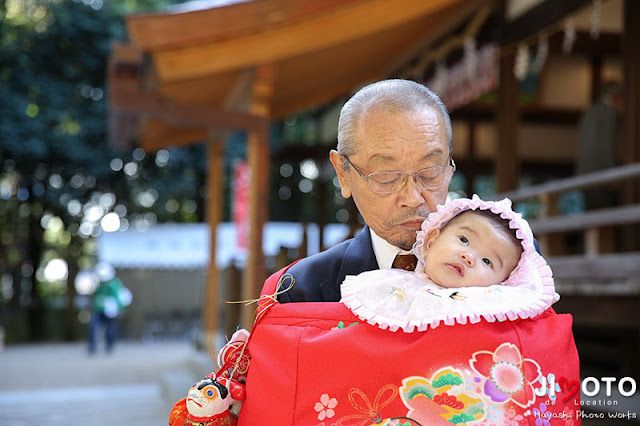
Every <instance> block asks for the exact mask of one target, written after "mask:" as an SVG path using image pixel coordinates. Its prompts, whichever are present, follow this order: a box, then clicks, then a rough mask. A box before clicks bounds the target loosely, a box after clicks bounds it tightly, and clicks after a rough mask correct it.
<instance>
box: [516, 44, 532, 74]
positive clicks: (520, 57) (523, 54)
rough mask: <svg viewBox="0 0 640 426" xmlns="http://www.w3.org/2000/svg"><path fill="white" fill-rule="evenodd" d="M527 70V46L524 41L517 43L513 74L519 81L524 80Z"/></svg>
mask: <svg viewBox="0 0 640 426" xmlns="http://www.w3.org/2000/svg"><path fill="white" fill-rule="evenodd" d="M528 72H529V48H528V47H527V45H526V44H525V43H520V44H519V45H518V51H517V52H516V60H515V64H514V65H513V74H514V75H515V76H516V78H517V79H518V80H520V81H522V80H524V78H525V77H526V76H527V73H528Z"/></svg>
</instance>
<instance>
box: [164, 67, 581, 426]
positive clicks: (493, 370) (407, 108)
mask: <svg viewBox="0 0 640 426" xmlns="http://www.w3.org/2000/svg"><path fill="white" fill-rule="evenodd" d="M331 162H332V163H333V165H334V167H335V169H336V173H337V174H338V178H339V179H340V185H341V188H342V194H343V195H344V196H345V197H353V198H354V201H355V203H356V205H357V207H358V209H359V210H360V213H362V216H363V217H364V219H365V221H366V223H367V226H366V227H365V229H364V230H363V231H362V232H360V233H359V234H358V235H357V236H356V237H355V238H354V239H352V240H349V241H345V242H343V243H341V244H339V245H337V246H335V247H333V248H331V249H329V250H327V251H325V252H323V253H321V254H318V255H315V256H311V257H308V258H305V259H303V260H301V261H299V262H297V263H295V264H294V265H293V266H291V267H289V268H288V269H286V270H285V271H284V272H283V271H280V272H279V273H276V274H274V275H272V276H271V277H270V278H269V279H268V280H267V281H266V283H265V285H264V288H263V296H264V297H262V298H261V300H260V304H259V307H258V310H257V314H256V322H255V324H254V325H253V327H252V329H251V334H250V336H249V340H248V343H247V349H248V354H249V355H246V353H245V355H242V354H241V355H239V356H240V357H242V356H244V357H245V359H244V360H242V358H240V359H241V361H237V362H236V363H235V366H234V368H233V369H232V371H231V373H230V374H233V375H234V377H237V378H238V379H240V380H242V379H244V378H245V377H246V398H245V400H244V402H243V404H242V409H241V410H240V413H239V417H238V425H255V424H261V425H294V424H295V425H317V424H362V425H364V424H374V423H375V424H383V423H384V424H422V425H436V424H453V423H471V422H473V423H477V424H480V423H482V424H485V423H486V421H485V420H487V421H489V420H488V419H489V417H488V416H489V413H491V416H493V418H495V419H496V420H495V423H497V424H503V423H504V421H506V420H508V418H515V416H517V415H520V416H521V417H522V419H525V417H524V416H525V415H528V416H530V417H529V419H525V421H527V420H533V418H534V417H535V414H531V413H533V412H534V411H535V410H533V408H534V407H538V406H541V404H540V402H542V401H546V400H547V399H548V397H546V396H545V399H539V398H538V399H537V400H536V394H537V395H541V393H538V392H536V393H534V388H533V385H532V384H533V383H536V381H537V380H538V378H539V376H541V377H545V374H548V372H552V373H553V374H554V375H555V376H556V377H563V380H564V378H567V380H568V381H569V382H572V381H573V380H576V383H577V380H579V378H580V375H579V368H578V361H577V358H578V357H577V352H576V350H575V344H574V343H573V338H572V335H571V319H570V317H569V316H567V315H556V314H555V312H553V310H548V311H546V312H544V313H542V314H541V315H539V316H537V317H535V318H533V319H532V318H527V319H525V320H523V319H521V318H518V320H517V321H513V322H512V321H493V322H491V321H486V320H482V319H481V318H476V319H475V320H470V321H469V323H468V324H467V323H466V322H465V323H458V324H457V323H450V324H449V323H447V324H448V325H441V326H438V327H435V328H434V327H430V328H429V330H427V331H424V332H422V331H416V332H406V333H405V332H404V331H395V332H394V331H391V330H389V328H388V324H383V323H382V322H380V323H375V322H369V321H365V320H363V319H362V318H360V317H358V316H357V315H356V314H355V312H354V311H353V310H351V309H350V308H348V307H347V305H346V304H344V303H276V302H275V301H274V300H273V299H272V298H271V297H270V296H271V295H273V294H274V293H275V292H276V291H277V289H278V286H280V292H279V299H280V301H281V302H337V301H339V300H340V285H341V283H342V281H343V280H344V277H345V275H356V274H359V273H360V272H364V271H367V270H372V269H376V268H389V267H392V266H395V267H400V265H398V264H397V263H396V262H395V260H394V258H396V257H398V256H397V255H404V254H405V252H408V251H409V250H410V249H411V247H412V245H413V243H414V241H415V239H416V230H418V229H419V227H420V224H421V222H422V221H423V219H424V218H425V217H426V216H427V215H428V214H429V213H430V212H432V211H434V210H435V209H436V206H437V205H438V204H441V203H444V202H445V199H446V194H447V186H448V184H449V181H450V180H451V176H452V174H453V172H454V169H455V167H454V163H453V160H452V159H451V125H450V123H449V117H448V115H447V112H446V110H445V108H444V106H443V105H442V103H441V102H440V100H439V99H438V98H437V97H436V96H435V95H434V94H433V93H432V92H430V91H429V90H428V89H427V88H425V87H424V86H422V85H420V84H417V83H413V82H410V81H402V80H390V81H383V82H379V83H375V84H373V85H370V86H367V87H365V88H364V89H362V90H361V91H359V92H358V93H357V94H356V95H355V96H354V97H353V98H351V99H350V100H349V101H348V102H347V103H346V105H345V106H344V108H343V110H342V113H341V116H340V124H339V135H338V149H337V151H333V152H331ZM394 264H395V265H394ZM404 267H405V268H409V269H411V266H406V265H405V266H404ZM283 274H284V275H283ZM292 283H293V286H291V287H290V288H289V289H288V290H287V291H283V288H282V287H285V288H288V287H289V285H290V284H292ZM392 294H393V293H392ZM398 294H401V293H398ZM394 295H395V294H394ZM434 297H437V296H434ZM404 300H405V299H403V298H402V297H401V296H400V297H398V301H399V303H404ZM409 303H411V302H409ZM505 319H506V318H505ZM539 342H544V343H545V344H544V345H541V344H539ZM241 344H242V343H241V342H237V341H236V342H231V344H230V345H231V346H230V347H234V348H235V350H236V351H237V348H238V347H239V346H237V345H241ZM232 350H234V349H230V350H229V353H231V351H232ZM249 356H250V359H249ZM525 364H526V366H525ZM474 369H475V370H474ZM220 371H221V372H223V374H224V372H225V371H229V369H225V368H221V370H220ZM544 383H546V382H544ZM544 386H545V385H543V386H542V388H544ZM538 390H539V389H538V388H536V391H538ZM542 390H544V389H542ZM481 394H482V395H481ZM545 395H546V394H545ZM573 395H574V397H573V399H572V398H571V397H569V398H567V399H563V397H566V396H567V395H563V397H559V398H558V401H557V405H554V406H553V407H550V409H551V410H553V411H554V415H562V413H563V412H564V411H563V410H566V409H568V408H567V407H569V408H570V407H571V406H576V405H577V406H579V405H580V401H579V392H577V393H574V394H573ZM575 395H577V396H575ZM561 400H563V401H564V402H562V403H561V402H560V401H561ZM534 403H536V404H535V405H534ZM542 405H544V404H542ZM529 407H531V408H529ZM174 410H175V408H174ZM536 410H537V409H536ZM508 416H510V417H508ZM503 420H504V421H503ZM491 421H494V420H491ZM174 424H177V423H174Z"/></svg>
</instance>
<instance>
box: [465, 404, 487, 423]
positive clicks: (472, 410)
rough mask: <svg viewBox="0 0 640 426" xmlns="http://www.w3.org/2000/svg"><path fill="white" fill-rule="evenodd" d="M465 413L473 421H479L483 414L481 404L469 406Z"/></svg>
mask: <svg viewBox="0 0 640 426" xmlns="http://www.w3.org/2000/svg"><path fill="white" fill-rule="evenodd" d="M465 413H466V414H468V415H469V416H471V417H473V418H474V419H479V418H480V417H482V415H483V414H484V406H483V404H482V403H481V402H479V403H477V404H474V405H470V406H469V409H468V410H467V411H465ZM478 415H479V416H478Z"/></svg>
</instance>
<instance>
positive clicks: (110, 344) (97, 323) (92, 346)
mask: <svg viewBox="0 0 640 426" xmlns="http://www.w3.org/2000/svg"><path fill="white" fill-rule="evenodd" d="M96 273H97V275H98V278H99V280H100V284H99V285H98V288H97V289H96V291H95V292H94V293H93V296H92V298H91V320H90V321H89V329H88V339H89V354H94V353H95V352H96V348H97V345H98V332H99V331H100V328H101V327H104V329H105V341H106V351H107V353H110V352H112V351H113V349H114V346H115V343H116V340H117V338H118V322H117V320H118V318H119V317H121V316H122V315H123V314H124V310H125V308H126V307H127V306H128V305H129V304H130V303H131V292H130V291H129V290H128V289H127V288H126V287H125V286H124V285H123V284H122V281H121V280H120V279H119V278H117V277H116V274H115V269H114V267H113V266H112V265H111V264H109V263H106V262H100V263H98V264H97V265H96Z"/></svg>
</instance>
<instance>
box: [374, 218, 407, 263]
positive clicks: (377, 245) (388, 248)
mask: <svg viewBox="0 0 640 426" xmlns="http://www.w3.org/2000/svg"><path fill="white" fill-rule="evenodd" d="M369 232H371V245H372V246H373V254H375V256H376V260H377V261H378V266H379V267H380V269H389V268H391V265H392V264H393V261H394V259H395V258H396V256H397V255H398V254H412V253H411V252H410V251H405V250H402V249H400V248H398V247H396V246H394V245H391V244H389V243H388V242H387V241H386V240H384V239H382V238H381V237H379V236H378V235H377V234H376V233H375V232H373V229H371V228H369Z"/></svg>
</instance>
